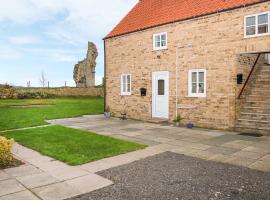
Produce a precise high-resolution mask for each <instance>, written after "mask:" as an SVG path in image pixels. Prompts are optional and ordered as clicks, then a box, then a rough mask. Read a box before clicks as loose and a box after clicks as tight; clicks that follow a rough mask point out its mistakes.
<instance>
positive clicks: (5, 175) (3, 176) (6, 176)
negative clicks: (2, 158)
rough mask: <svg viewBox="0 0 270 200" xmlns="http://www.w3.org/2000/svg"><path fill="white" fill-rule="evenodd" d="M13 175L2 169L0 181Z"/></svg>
mask: <svg viewBox="0 0 270 200" xmlns="http://www.w3.org/2000/svg"><path fill="white" fill-rule="evenodd" d="M10 178H11V176H10V175H8V174H7V173H6V172H4V171H3V170H0V181H2V180H6V179H10Z"/></svg>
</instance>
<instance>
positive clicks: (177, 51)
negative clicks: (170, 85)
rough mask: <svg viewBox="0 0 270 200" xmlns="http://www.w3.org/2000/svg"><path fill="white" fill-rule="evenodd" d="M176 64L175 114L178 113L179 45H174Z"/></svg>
mask: <svg viewBox="0 0 270 200" xmlns="http://www.w3.org/2000/svg"><path fill="white" fill-rule="evenodd" d="M175 59H176V65H175V74H176V78H175V89H176V91H175V99H176V100H175V116H177V115H178V81H179V77H178V69H179V47H176V58H175Z"/></svg>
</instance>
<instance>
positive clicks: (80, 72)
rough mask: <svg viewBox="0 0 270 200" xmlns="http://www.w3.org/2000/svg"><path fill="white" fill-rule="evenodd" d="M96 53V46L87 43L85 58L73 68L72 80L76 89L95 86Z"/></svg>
mask: <svg viewBox="0 0 270 200" xmlns="http://www.w3.org/2000/svg"><path fill="white" fill-rule="evenodd" d="M97 56H98V51H97V48H96V45H95V44H94V43H92V42H89V43H88V50H87V56H86V58H85V59H84V60H82V61H80V62H79V63H78V64H76V65H75V67H74V73H73V79H74V81H75V83H76V87H79V88H87V87H93V86H95V70H96V58H97Z"/></svg>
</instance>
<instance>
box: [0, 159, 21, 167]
mask: <svg viewBox="0 0 270 200" xmlns="http://www.w3.org/2000/svg"><path fill="white" fill-rule="evenodd" d="M23 164H24V163H23V162H22V161H20V160H18V159H16V158H13V159H12V161H11V162H10V163H9V164H8V165H0V169H8V168H12V167H19V166H20V165H23Z"/></svg>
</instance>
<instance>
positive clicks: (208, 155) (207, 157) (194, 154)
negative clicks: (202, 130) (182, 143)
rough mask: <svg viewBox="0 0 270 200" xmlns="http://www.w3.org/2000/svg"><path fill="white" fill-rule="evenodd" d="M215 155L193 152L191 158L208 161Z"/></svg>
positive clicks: (205, 152)
mask: <svg viewBox="0 0 270 200" xmlns="http://www.w3.org/2000/svg"><path fill="white" fill-rule="evenodd" d="M216 155H217V154H215V153H211V152H207V151H197V152H194V153H193V155H192V156H193V157H195V158H200V159H204V160H209V159H211V158H213V157H215V156H216Z"/></svg>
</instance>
